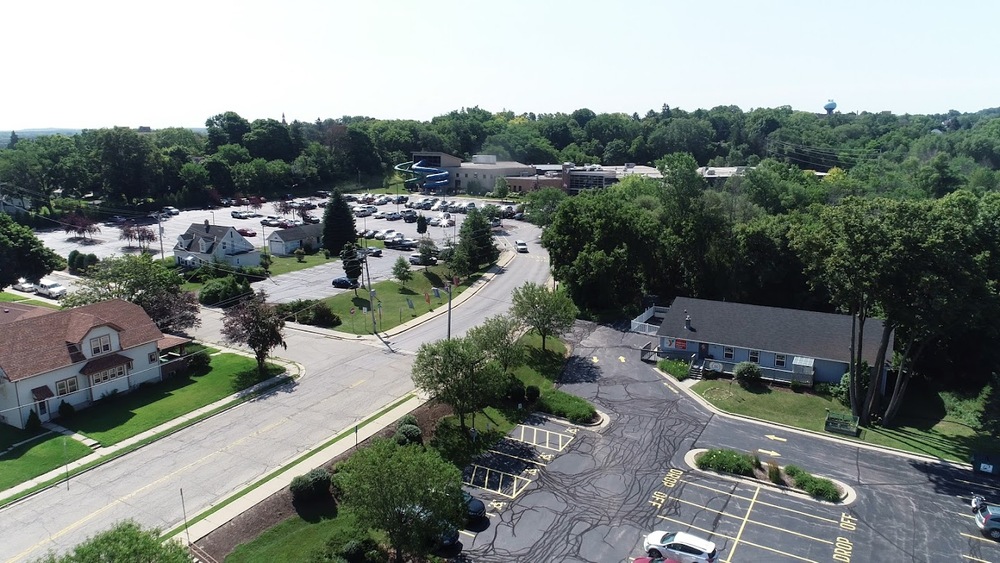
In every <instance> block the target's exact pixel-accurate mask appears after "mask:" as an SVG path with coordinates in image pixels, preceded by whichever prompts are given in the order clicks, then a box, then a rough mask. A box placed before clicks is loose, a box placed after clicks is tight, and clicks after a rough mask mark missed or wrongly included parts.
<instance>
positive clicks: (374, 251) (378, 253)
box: [358, 246, 382, 258]
mask: <svg viewBox="0 0 1000 563" xmlns="http://www.w3.org/2000/svg"><path fill="white" fill-rule="evenodd" d="M358 253H359V254H361V255H364V254H368V256H372V257H374V258H381V257H382V249H381V248H379V247H377V246H368V247H363V248H361V249H359V250H358Z"/></svg>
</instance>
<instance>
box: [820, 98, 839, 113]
mask: <svg viewBox="0 0 1000 563" xmlns="http://www.w3.org/2000/svg"><path fill="white" fill-rule="evenodd" d="M823 109H825V110H826V114H827V115H833V110H835V109H837V102H835V101H833V100H830V101H828V102H827V103H826V105H825V106H823Z"/></svg>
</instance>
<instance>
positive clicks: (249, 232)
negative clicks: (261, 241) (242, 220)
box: [236, 228, 257, 237]
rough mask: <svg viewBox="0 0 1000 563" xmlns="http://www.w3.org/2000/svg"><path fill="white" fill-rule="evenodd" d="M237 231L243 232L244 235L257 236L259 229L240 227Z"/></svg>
mask: <svg viewBox="0 0 1000 563" xmlns="http://www.w3.org/2000/svg"><path fill="white" fill-rule="evenodd" d="M236 232H237V233H239V234H241V235H243V236H245V237H255V236H257V231H255V230H253V229H247V228H240V229H236Z"/></svg>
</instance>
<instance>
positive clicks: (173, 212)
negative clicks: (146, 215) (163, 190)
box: [160, 205, 181, 215]
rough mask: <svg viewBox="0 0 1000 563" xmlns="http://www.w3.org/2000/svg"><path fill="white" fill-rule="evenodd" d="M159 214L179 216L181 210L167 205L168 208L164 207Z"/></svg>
mask: <svg viewBox="0 0 1000 563" xmlns="http://www.w3.org/2000/svg"><path fill="white" fill-rule="evenodd" d="M160 213H166V214H167V215H180V214H181V210H180V209H177V208H176V207H172V206H170V205H168V206H166V207H164V208H163V209H161V210H160Z"/></svg>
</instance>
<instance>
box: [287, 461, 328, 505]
mask: <svg viewBox="0 0 1000 563" xmlns="http://www.w3.org/2000/svg"><path fill="white" fill-rule="evenodd" d="M289 488H290V489H291V491H292V499H293V500H295V501H297V502H301V501H306V500H311V499H315V498H320V497H324V496H329V495H330V472H329V471H327V470H326V469H323V468H322V467H318V468H316V469H313V470H312V471H310V472H309V473H306V474H305V475H299V476H297V477H295V478H294V479H292V484H291V486H290V487H289Z"/></svg>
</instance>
